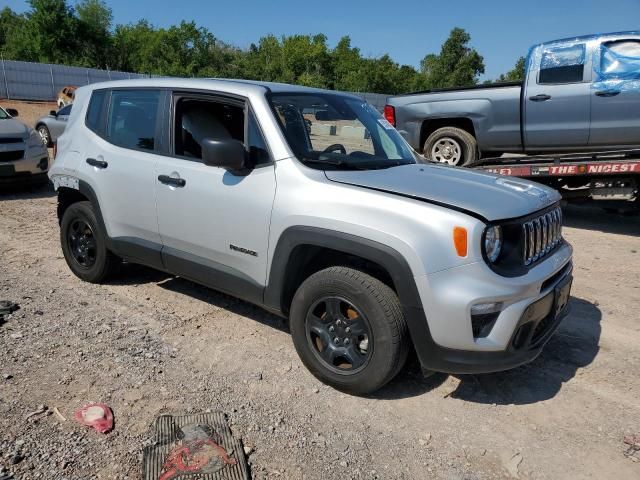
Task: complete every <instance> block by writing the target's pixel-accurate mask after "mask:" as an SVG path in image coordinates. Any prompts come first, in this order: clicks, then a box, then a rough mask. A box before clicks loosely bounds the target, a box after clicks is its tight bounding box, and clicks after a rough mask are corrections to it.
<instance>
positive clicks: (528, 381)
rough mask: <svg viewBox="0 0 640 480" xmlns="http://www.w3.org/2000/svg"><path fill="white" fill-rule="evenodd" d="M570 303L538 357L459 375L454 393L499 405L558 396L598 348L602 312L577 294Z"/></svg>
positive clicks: (478, 401) (456, 396) (464, 397)
mask: <svg viewBox="0 0 640 480" xmlns="http://www.w3.org/2000/svg"><path fill="white" fill-rule="evenodd" d="M570 305H571V312H570V313H569V315H568V316H567V318H565V319H564V320H563V322H562V324H561V326H560V328H559V329H558V331H557V332H556V333H555V335H553V336H552V337H551V340H550V341H549V343H547V345H546V346H545V348H544V349H543V351H542V353H541V354H540V356H539V357H538V358H537V359H536V360H534V361H533V362H531V363H530V364H528V365H524V366H522V367H519V368H516V369H514V370H510V371H506V372H500V373H493V374H486V375H459V376H457V377H458V378H459V379H460V384H459V385H458V388H457V389H456V390H455V391H454V392H453V393H452V395H451V396H452V397H454V398H459V399H462V400H467V401H470V402H477V403H490V404H493V403H495V404H498V405H509V404H515V405H523V404H529V403H536V402H540V401H544V400H548V399H550V398H553V397H555V396H556V394H557V393H558V392H559V391H560V389H561V388H562V385H563V384H564V383H566V382H568V381H570V380H571V379H572V378H573V377H574V376H575V375H576V373H577V371H578V369H580V368H584V367H586V366H587V365H589V364H590V363H591V362H593V360H594V359H595V357H596V355H597V354H598V350H599V347H598V344H599V341H600V332H601V326H600V322H601V320H602V312H601V311H600V309H599V308H598V307H596V306H595V305H594V304H592V303H590V302H588V301H586V300H582V299H579V298H575V297H572V298H571V302H570Z"/></svg>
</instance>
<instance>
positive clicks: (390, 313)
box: [290, 267, 409, 394]
mask: <svg viewBox="0 0 640 480" xmlns="http://www.w3.org/2000/svg"><path fill="white" fill-rule="evenodd" d="M290 328H291V335H292V337H293V343H294V345H295V348H296V350H297V352H298V355H299V356H300V359H301V360H302V362H303V363H304V364H305V366H306V367H307V368H308V369H309V371H310V372H311V373H312V374H313V375H314V376H315V377H316V378H318V379H319V380H320V381H322V382H324V383H326V384H328V385H331V386H333V387H335V388H337V389H338V390H342V391H345V392H348V393H353V394H367V393H371V392H374V391H375V390H378V389H379V388H381V387H382V386H383V385H385V384H386V383H387V382H389V381H390V380H391V379H392V378H393V377H394V376H395V375H396V374H397V373H398V372H399V371H400V370H401V369H402V366H403V365H404V363H405V361H406V358H407V353H408V349H409V344H408V334H407V326H406V323H405V319H404V316H403V314H402V310H401V308H400V302H399V300H398V297H397V295H396V294H395V292H394V291H393V290H391V288H389V287H388V286H387V285H385V284H384V283H382V282H381V281H379V280H377V279H376V278H374V277H372V276H370V275H368V274H366V273H364V272H361V271H359V270H355V269H352V268H347V267H331V268H327V269H325V270H321V271H320V272H317V273H315V274H313V275H311V276H310V277H309V278H308V279H307V280H305V281H304V282H303V283H302V285H301V286H300V288H299V289H298V291H297V292H296V294H295V296H294V298H293V302H292V304H291V315H290Z"/></svg>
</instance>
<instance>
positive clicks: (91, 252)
mask: <svg viewBox="0 0 640 480" xmlns="http://www.w3.org/2000/svg"><path fill="white" fill-rule="evenodd" d="M60 243H61V246H62V253H63V254H64V258H65V260H66V261H67V265H69V268H70V269H71V271H72V272H73V273H74V274H75V275H76V276H77V277H79V278H81V279H82V280H84V281H85V282H91V283H100V282H102V281H103V280H104V279H106V278H107V277H108V275H109V274H110V273H111V271H112V270H113V268H114V267H115V265H116V264H117V261H118V259H117V257H116V256H114V255H113V254H112V253H111V252H110V251H109V250H108V249H107V245H106V242H105V238H104V234H103V233H102V232H101V230H100V228H99V227H98V222H97V220H96V215H95V213H94V211H93V207H92V206H91V203H90V202H77V203H74V204H72V205H70V206H69V208H67V210H66V211H65V212H64V215H63V216H62V221H61V222H60Z"/></svg>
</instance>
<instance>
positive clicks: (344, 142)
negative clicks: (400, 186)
mask: <svg viewBox="0 0 640 480" xmlns="http://www.w3.org/2000/svg"><path fill="white" fill-rule="evenodd" d="M271 104H272V107H273V110H274V113H275V114H276V117H277V119H278V120H279V123H280V126H281V128H282V130H283V132H284V134H285V137H286V138H287V141H288V142H289V145H290V146H291V149H292V150H293V152H294V153H295V154H296V156H297V157H298V158H299V159H300V160H301V161H303V162H304V163H306V164H307V165H308V166H311V167H316V168H346V169H375V168H389V167H394V166H397V165H404V164H407V163H415V162H416V157H415V156H414V154H413V151H412V150H411V147H409V145H408V144H407V143H406V142H405V141H404V139H403V138H402V137H401V136H400V134H399V133H398V132H397V131H396V129H395V128H393V126H391V124H389V122H387V121H386V120H385V119H384V118H383V117H382V115H380V113H379V112H378V111H377V110H375V108H373V107H372V106H371V105H369V104H367V103H366V102H364V101H363V100H360V99H357V98H354V97H347V96H344V95H339V94H332V93H327V94H324V93H318V94H316V93H313V94H273V95H272V96H271Z"/></svg>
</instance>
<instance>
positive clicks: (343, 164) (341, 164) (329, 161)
mask: <svg viewBox="0 0 640 480" xmlns="http://www.w3.org/2000/svg"><path fill="white" fill-rule="evenodd" d="M304 163H313V164H315V165H331V166H332V167H350V166H352V165H351V164H350V163H349V162H345V161H344V160H337V159H333V158H332V159H325V160H321V159H319V158H305V159H304Z"/></svg>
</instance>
